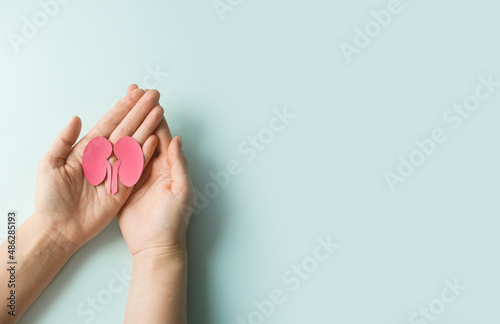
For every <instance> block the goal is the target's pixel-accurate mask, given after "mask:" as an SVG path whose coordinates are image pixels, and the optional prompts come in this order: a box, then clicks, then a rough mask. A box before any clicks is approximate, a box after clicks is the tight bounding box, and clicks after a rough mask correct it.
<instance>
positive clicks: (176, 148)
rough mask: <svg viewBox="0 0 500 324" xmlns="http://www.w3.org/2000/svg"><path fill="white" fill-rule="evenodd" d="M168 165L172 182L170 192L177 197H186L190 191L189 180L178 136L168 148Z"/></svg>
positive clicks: (186, 163) (186, 164) (185, 160)
mask: <svg viewBox="0 0 500 324" xmlns="http://www.w3.org/2000/svg"><path fill="white" fill-rule="evenodd" d="M168 163H169V165H170V173H171V176H172V180H173V183H172V191H173V192H174V193H175V194H176V195H178V196H181V197H188V196H189V194H190V192H191V190H192V189H191V188H192V186H191V178H190V176H189V168H188V162H187V159H186V156H185V155H184V152H183V151H182V141H181V138H180V137H179V136H176V137H174V138H173V139H172V141H171V142H170V144H169V146H168Z"/></svg>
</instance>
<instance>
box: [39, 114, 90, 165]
mask: <svg viewBox="0 0 500 324" xmlns="http://www.w3.org/2000/svg"><path fill="white" fill-rule="evenodd" d="M81 129H82V121H81V119H80V117H78V116H74V117H73V118H71V120H70V121H69V123H68V125H66V127H64V129H63V130H62V131H61V132H60V133H59V135H57V137H56V139H55V140H54V142H53V143H52V145H51V146H50V148H49V150H48V152H47V154H46V157H47V158H49V161H50V162H51V165H52V166H54V167H57V166H59V165H60V161H61V160H65V159H66V157H67V156H68V154H69V152H71V148H72V147H73V145H74V144H75V142H76V140H77V139H78V136H80V131H81Z"/></svg>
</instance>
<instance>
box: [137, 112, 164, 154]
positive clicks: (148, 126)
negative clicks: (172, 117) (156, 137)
mask: <svg viewBox="0 0 500 324" xmlns="http://www.w3.org/2000/svg"><path fill="white" fill-rule="evenodd" d="M163 112H164V111H163V108H162V107H161V106H160V105H157V106H156V107H154V108H153V110H151V112H150V113H149V114H148V116H147V117H146V119H144V121H143V122H142V124H141V126H139V128H138V129H137V131H136V132H135V133H134V135H133V136H132V137H133V138H135V139H136V140H137V142H139V144H141V145H142V144H144V142H145V141H146V139H148V137H149V136H150V135H151V134H153V132H154V131H155V129H156V127H157V126H158V124H159V123H160V121H161V119H162V118H163Z"/></svg>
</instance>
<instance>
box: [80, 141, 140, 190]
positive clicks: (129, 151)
mask: <svg viewBox="0 0 500 324" xmlns="http://www.w3.org/2000/svg"><path fill="white" fill-rule="evenodd" d="M113 151H114V153H115V155H116V157H117V158H118V160H117V161H116V162H115V163H114V164H113V168H111V163H110V162H109V161H108V159H109V157H110V156H111V153H112V152H113ZM82 168H83V174H84V175H85V178H87V180H88V182H89V183H90V184H92V185H94V186H97V185H99V184H101V182H102V181H103V180H104V179H105V178H106V175H107V176H108V181H107V191H108V193H110V194H113V195H114V194H116V192H117V191H118V179H120V181H121V183H123V184H124V185H125V186H127V187H132V186H133V185H135V184H136V183H137V181H139V178H140V177H141V174H142V169H143V168H144V156H143V155H142V148H141V146H140V145H139V143H138V142H137V141H136V140H135V139H134V138H132V137H130V136H125V137H122V138H120V139H119V140H118V141H117V142H116V143H115V147H114V150H113V146H112V145H111V143H110V142H109V141H108V140H107V139H106V138H104V137H95V138H93V139H92V140H91V141H90V142H89V143H88V144H87V146H86V147H85V150H84V151H83V156H82Z"/></svg>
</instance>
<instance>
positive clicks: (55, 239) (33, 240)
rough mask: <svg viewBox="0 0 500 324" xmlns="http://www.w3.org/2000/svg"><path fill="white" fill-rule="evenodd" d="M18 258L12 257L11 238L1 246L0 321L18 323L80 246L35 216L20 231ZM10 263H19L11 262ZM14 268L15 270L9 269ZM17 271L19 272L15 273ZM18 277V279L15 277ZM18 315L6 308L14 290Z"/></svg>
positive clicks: (16, 237) (16, 251) (17, 241)
mask: <svg viewBox="0 0 500 324" xmlns="http://www.w3.org/2000/svg"><path fill="white" fill-rule="evenodd" d="M15 240H16V245H15V252H14V257H15V260H12V259H10V255H11V254H9V253H8V246H9V242H8V240H7V241H5V242H4V243H3V244H2V245H1V246H0V269H2V271H0V283H1V285H2V286H1V287H0V300H1V301H2V302H1V305H2V307H1V309H2V311H1V312H0V323H6V324H7V323H9V324H10V323H17V321H18V320H19V319H20V317H21V316H22V315H23V313H24V312H25V311H26V310H27V309H28V308H29V307H30V305H31V304H32V303H33V302H34V301H35V300H36V299H37V298H38V296H39V295H40V294H41V293H42V291H43V290H44V289H45V288H46V287H47V286H48V284H49V283H50V282H51V281H52V279H53V278H54V277H55V275H56V274H57V273H58V272H59V270H60V269H61V268H62V266H63V265H64V264H65V263H66V261H67V260H68V259H69V258H70V257H71V255H72V254H73V253H74V252H75V251H76V248H75V247H74V246H72V245H71V244H68V242H66V241H64V240H63V239H62V238H61V237H60V236H58V235H55V234H54V235H52V234H51V233H49V232H48V231H47V230H46V229H44V228H42V227H40V226H39V225H38V224H37V223H36V221H35V220H34V219H33V217H30V218H29V219H28V220H26V221H25V222H24V223H23V224H22V225H21V226H20V227H19V228H18V229H17V231H16V235H15ZM7 262H16V263H15V264H14V263H11V264H8V263H7ZM10 267H14V268H15V270H13V271H7V269H9V268H10ZM14 271H15V275H14ZM11 272H12V275H14V276H15V282H14V280H13V278H14V277H13V276H11ZM14 291H15V293H14V295H15V316H12V315H9V313H8V312H9V311H11V310H12V309H10V308H8V307H6V305H7V303H6V301H8V299H7V298H9V297H10V296H11V295H12V292H14Z"/></svg>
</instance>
